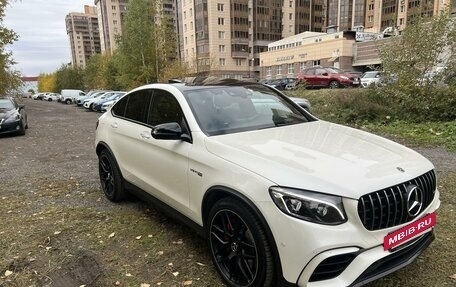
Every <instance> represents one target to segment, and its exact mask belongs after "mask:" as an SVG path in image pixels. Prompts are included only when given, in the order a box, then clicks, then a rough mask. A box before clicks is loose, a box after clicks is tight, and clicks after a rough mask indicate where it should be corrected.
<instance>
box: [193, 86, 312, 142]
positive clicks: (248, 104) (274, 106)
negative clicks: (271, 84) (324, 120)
mask: <svg viewBox="0 0 456 287" xmlns="http://www.w3.org/2000/svg"><path fill="white" fill-rule="evenodd" d="M184 96H185V98H186V99H187V101H188V103H189V105H190V108H191V109H192V111H193V114H194V115H195V118H196V120H197V122H198V124H199V126H200V127H201V130H202V131H203V132H204V133H205V134H207V135H209V136H211V135H221V134H229V133H235V132H243V131H252V130H258V129H265V128H273V127H278V126H285V125H294V124H299V123H305V122H308V121H309V120H310V119H309V118H307V117H306V116H305V114H304V113H303V112H301V111H300V110H298V109H297V108H295V107H294V106H293V105H291V104H289V103H288V102H287V101H286V100H285V99H284V98H282V97H281V96H279V95H278V94H276V93H275V92H274V91H272V90H271V89H270V88H268V87H265V86H261V85H250V86H244V87H237V86H235V87H233V86H230V87H213V88H203V89H198V90H189V91H184Z"/></svg>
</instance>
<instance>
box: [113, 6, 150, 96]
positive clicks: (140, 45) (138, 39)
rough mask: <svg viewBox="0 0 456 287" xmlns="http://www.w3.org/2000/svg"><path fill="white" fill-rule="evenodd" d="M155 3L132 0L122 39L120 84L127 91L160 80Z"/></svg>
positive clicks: (119, 66)
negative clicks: (157, 67) (158, 74)
mask: <svg viewBox="0 0 456 287" xmlns="http://www.w3.org/2000/svg"><path fill="white" fill-rule="evenodd" d="M153 2H154V1H149V0H132V1H130V2H129V5H128V12H127V15H126V17H125V24H124V27H123V32H122V36H120V37H119V38H118V57H116V63H117V67H118V69H119V72H120V76H119V78H118V81H119V83H120V84H121V85H122V86H123V87H124V88H126V89H130V88H134V87H137V86H139V85H143V84H147V83H151V82H154V81H156V80H157V78H158V76H157V73H156V71H157V69H156V64H157V58H156V57H157V54H156V49H155V48H156V47H157V46H156V44H157V43H156V42H155V34H156V31H155V26H154V22H153V20H154V17H155V5H154V3H153Z"/></svg>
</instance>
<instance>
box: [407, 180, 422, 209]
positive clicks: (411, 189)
mask: <svg viewBox="0 0 456 287" xmlns="http://www.w3.org/2000/svg"><path fill="white" fill-rule="evenodd" d="M406 195H407V196H406V197H405V198H406V200H407V202H406V205H405V206H406V207H407V213H408V215H410V216H412V217H415V216H417V215H418V213H420V211H421V208H422V206H423V191H422V190H421V188H419V187H418V186H416V185H414V184H410V185H408V186H407V194H406Z"/></svg>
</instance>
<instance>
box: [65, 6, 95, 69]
mask: <svg viewBox="0 0 456 287" xmlns="http://www.w3.org/2000/svg"><path fill="white" fill-rule="evenodd" d="M65 23H66V30H67V34H68V37H69V39H70V47H71V56H72V64H73V66H75V67H76V66H78V67H85V65H86V61H87V60H88V59H89V58H90V57H91V56H92V55H94V54H99V53H101V46H100V32H99V31H100V30H99V27H98V17H97V12H96V7H93V6H88V5H85V6H84V13H77V12H71V13H69V14H68V15H67V16H66V17H65Z"/></svg>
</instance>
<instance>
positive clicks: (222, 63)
mask: <svg viewBox="0 0 456 287" xmlns="http://www.w3.org/2000/svg"><path fill="white" fill-rule="evenodd" d="M225 63H226V61H225V58H220V59H219V64H220V66H225Z"/></svg>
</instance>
